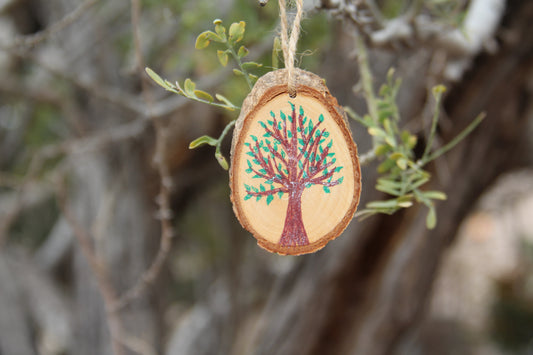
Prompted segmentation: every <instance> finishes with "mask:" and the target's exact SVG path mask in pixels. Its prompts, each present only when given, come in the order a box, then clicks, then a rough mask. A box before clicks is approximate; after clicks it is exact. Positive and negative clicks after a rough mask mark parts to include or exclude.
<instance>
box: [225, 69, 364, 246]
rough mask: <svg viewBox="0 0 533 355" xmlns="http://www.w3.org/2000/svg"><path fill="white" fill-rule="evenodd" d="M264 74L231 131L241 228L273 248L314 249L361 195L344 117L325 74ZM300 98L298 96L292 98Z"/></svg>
mask: <svg viewBox="0 0 533 355" xmlns="http://www.w3.org/2000/svg"><path fill="white" fill-rule="evenodd" d="M291 75H292V78H291V80H293V82H294V83H296V86H295V88H296V96H294V95H289V89H288V85H287V82H288V78H287V76H288V70H287V69H280V70H276V71H273V72H270V73H268V74H266V75H264V76H263V77H261V78H260V79H259V80H258V81H257V83H256V84H255V86H254V88H253V90H252V92H251V93H250V94H249V95H248V97H247V98H246V99H245V101H244V103H243V106H242V109H241V113H240V116H239V118H238V119H237V122H236V125H235V130H234V133H233V142H232V150H231V170H230V187H231V200H232V202H233V210H234V212H235V214H236V216H237V218H238V219H239V221H240V223H241V224H242V226H243V227H244V228H245V229H247V230H248V231H249V232H251V233H252V234H253V235H254V237H255V238H256V239H257V241H258V244H259V245H260V246H261V247H263V248H265V249H266V250H268V251H271V252H275V253H279V254H289V255H299V254H306V253H312V252H315V251H317V250H319V249H321V248H323V247H324V246H325V245H326V244H327V243H328V242H329V241H330V240H332V239H335V238H336V237H338V236H339V235H340V234H341V233H342V231H343V230H344V229H345V228H346V226H347V225H348V223H349V222H350V221H351V219H352V218H353V215H354V213H355V210H356V209H357V204H358V203H359V195H360V192H361V172H360V167H359V161H358V158H357V148H356V145H355V143H354V141H353V139H352V135H351V132H350V130H349V127H348V124H347V120H346V115H345V114H344V111H343V110H342V108H341V107H339V106H338V104H337V100H336V99H335V98H334V97H333V96H331V94H330V93H329V91H328V89H327V87H326V86H325V85H324V81H323V79H321V78H320V77H318V76H317V75H314V74H312V73H310V72H307V71H304V70H300V69H297V68H292V72H291ZM291 96H294V97H291Z"/></svg>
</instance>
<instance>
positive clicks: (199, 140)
mask: <svg viewBox="0 0 533 355" xmlns="http://www.w3.org/2000/svg"><path fill="white" fill-rule="evenodd" d="M217 143H218V139H215V138H213V137H209V136H201V137H199V138H196V139H195V140H193V141H192V142H191V143H190V144H189V149H194V148H197V147H199V146H201V145H204V144H208V145H210V146H212V147H214V146H216V145H217Z"/></svg>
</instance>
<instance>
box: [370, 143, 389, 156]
mask: <svg viewBox="0 0 533 355" xmlns="http://www.w3.org/2000/svg"><path fill="white" fill-rule="evenodd" d="M390 150H391V147H390V146H389V145H388V144H380V145H378V146H377V147H376V149H375V150H374V153H375V154H376V155H378V156H380V155H385V154H387V153H388V152H390Z"/></svg>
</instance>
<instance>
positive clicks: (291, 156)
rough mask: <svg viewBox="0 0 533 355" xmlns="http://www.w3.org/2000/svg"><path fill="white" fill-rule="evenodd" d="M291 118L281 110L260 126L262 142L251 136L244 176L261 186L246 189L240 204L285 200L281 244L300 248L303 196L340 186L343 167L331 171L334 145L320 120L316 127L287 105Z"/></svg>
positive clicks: (303, 235)
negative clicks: (311, 189)
mask: <svg viewBox="0 0 533 355" xmlns="http://www.w3.org/2000/svg"><path fill="white" fill-rule="evenodd" d="M289 104H290V105H291V108H292V111H291V112H290V113H289V115H287V114H285V113H284V112H283V111H282V110H280V112H279V115H276V114H275V113H274V112H273V111H270V116H271V117H270V118H269V119H267V120H262V121H259V123H260V125H261V127H263V129H264V134H263V136H262V137H261V138H258V137H256V136H255V135H251V136H250V139H251V141H250V142H246V143H245V146H246V147H247V149H248V151H247V152H246V155H248V157H249V159H247V161H246V163H247V166H248V168H247V169H246V171H245V172H246V173H248V174H251V175H253V178H257V179H261V180H262V182H261V183H259V185H256V186H253V185H248V184H245V186H244V187H245V189H246V193H247V194H246V195H245V196H244V200H245V201H246V200H249V199H251V198H254V197H255V198H256V201H259V200H261V199H262V198H263V197H265V200H266V203H267V205H269V204H270V203H271V202H272V200H273V199H274V197H275V196H278V198H281V197H282V196H283V195H284V194H288V196H289V204H288V208H287V214H286V217H285V223H284V227H283V233H282V235H281V239H280V241H279V244H280V245H282V246H300V245H307V244H309V239H308V237H307V233H306V230H305V227H304V223H303V219H302V208H301V204H302V194H303V193H304V190H305V189H306V188H309V187H311V186H313V185H321V186H322V187H323V189H324V193H330V188H331V187H333V186H336V185H339V184H341V183H342V181H343V179H344V177H342V176H339V175H340V174H339V173H340V171H341V170H342V168H343V167H342V166H337V165H335V163H336V158H335V153H334V152H333V151H332V150H331V148H332V146H333V140H332V139H329V141H328V137H329V132H328V131H327V130H326V129H323V128H322V127H321V124H322V123H323V122H324V116H323V115H322V114H320V116H319V117H318V119H317V122H316V124H315V123H313V120H312V118H309V117H307V116H306V115H305V112H304V108H303V107H302V106H300V107H299V110H298V113H297V112H296V107H295V105H294V104H293V103H292V102H290V101H289Z"/></svg>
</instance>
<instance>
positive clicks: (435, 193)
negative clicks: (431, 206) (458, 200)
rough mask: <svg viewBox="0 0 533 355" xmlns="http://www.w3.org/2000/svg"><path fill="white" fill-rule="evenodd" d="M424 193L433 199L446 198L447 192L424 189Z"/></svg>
mask: <svg viewBox="0 0 533 355" xmlns="http://www.w3.org/2000/svg"><path fill="white" fill-rule="evenodd" d="M423 195H424V196H425V197H427V198H430V199H432V200H446V198H447V197H446V194H445V193H444V192H441V191H424V192H423Z"/></svg>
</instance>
